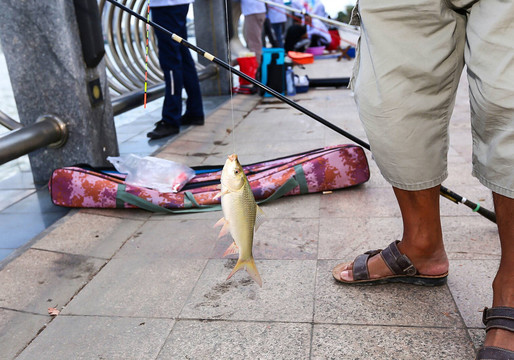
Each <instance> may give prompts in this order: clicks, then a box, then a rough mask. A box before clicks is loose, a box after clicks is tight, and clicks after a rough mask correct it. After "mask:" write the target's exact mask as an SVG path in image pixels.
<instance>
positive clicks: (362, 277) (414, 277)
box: [332, 240, 448, 286]
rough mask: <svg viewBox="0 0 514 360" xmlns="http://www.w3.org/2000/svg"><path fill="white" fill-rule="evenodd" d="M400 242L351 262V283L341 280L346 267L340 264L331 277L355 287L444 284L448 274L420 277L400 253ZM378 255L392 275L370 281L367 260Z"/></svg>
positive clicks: (367, 253)
mask: <svg viewBox="0 0 514 360" xmlns="http://www.w3.org/2000/svg"><path fill="white" fill-rule="evenodd" d="M399 242H400V241H398V240H396V241H394V242H392V243H391V244H390V245H389V246H388V247H387V248H385V249H384V250H382V249H380V250H373V251H367V252H365V253H364V254H361V255H359V256H357V258H355V261H354V262H353V281H346V280H343V279H341V271H343V269H344V268H345V267H346V265H348V264H347V263H342V264H339V265H337V266H336V267H335V268H334V269H333V270H332V276H334V279H336V280H337V281H339V282H341V283H343V284H356V285H376V284H387V283H407V284H414V285H422V286H439V285H444V284H446V280H447V279H448V272H446V273H444V274H441V275H435V276H431V275H421V274H419V272H418V270H417V269H416V267H414V265H413V264H412V262H411V261H410V259H409V258H408V257H407V255H404V254H402V253H400V250H398V246H397V244H398V243H399ZM375 255H380V256H381V257H382V259H383V260H384V262H385V263H386V265H387V266H388V267H389V269H390V270H391V271H392V273H393V275H390V276H385V277H382V278H378V279H370V277H369V271H368V260H369V259H370V258H371V257H373V256H375Z"/></svg>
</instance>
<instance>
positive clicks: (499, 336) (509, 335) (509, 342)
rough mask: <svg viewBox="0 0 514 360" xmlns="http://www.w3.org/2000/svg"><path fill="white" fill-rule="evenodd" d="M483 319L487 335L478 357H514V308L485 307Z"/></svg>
mask: <svg viewBox="0 0 514 360" xmlns="http://www.w3.org/2000/svg"><path fill="white" fill-rule="evenodd" d="M482 321H483V323H484V325H485V326H486V331H487V335H486V340H485V342H484V346H483V347H482V348H480V350H479V351H478V354H477V359H514V308H513V307H508V306H494V307H492V308H490V309H488V308H485V309H484V314H483V318H482Z"/></svg>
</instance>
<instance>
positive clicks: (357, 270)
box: [353, 250, 382, 280]
mask: <svg viewBox="0 0 514 360" xmlns="http://www.w3.org/2000/svg"><path fill="white" fill-rule="evenodd" d="M380 251H382V250H373V251H366V252H365V253H364V254H361V255H359V256H357V257H356V258H355V260H354V261H353V280H368V279H369V271H368V260H369V258H370V257H372V256H375V255H376V254H378V253H380Z"/></svg>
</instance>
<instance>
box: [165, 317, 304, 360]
mask: <svg viewBox="0 0 514 360" xmlns="http://www.w3.org/2000/svg"><path fill="white" fill-rule="evenodd" d="M310 338H311V325H310V324H285V323H276V322H272V323H262V322H256V323H252V322H231V321H228V322H227V321H210V322H203V321H178V322H177V323H176V324H175V326H174V327H173V331H172V332H171V335H170V337H169V339H168V340H167V341H166V344H165V345H164V347H163V349H162V351H161V353H160V354H159V356H158V357H157V359H163V360H164V359H308V358H309V350H310Z"/></svg>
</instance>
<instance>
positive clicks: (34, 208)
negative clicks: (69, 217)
mask: <svg viewBox="0 0 514 360" xmlns="http://www.w3.org/2000/svg"><path fill="white" fill-rule="evenodd" d="M68 211H69V208H65V207H61V206H57V205H54V204H53V203H52V199H51V196H50V192H49V191H48V189H47V188H42V189H39V190H36V191H34V192H33V193H32V194H30V195H29V196H27V197H26V198H24V199H22V200H20V201H18V202H17V203H16V204H13V205H12V206H9V207H8V208H7V209H5V210H4V211H2V213H4V214H27V213H31V214H34V213H36V214H37V213H39V214H41V216H45V214H48V213H55V212H57V213H60V214H61V215H62V216H64V215H65V214H66V213H68Z"/></svg>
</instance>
